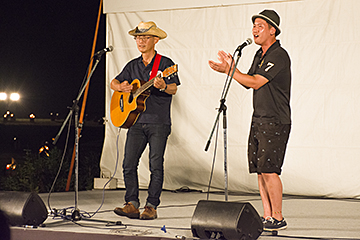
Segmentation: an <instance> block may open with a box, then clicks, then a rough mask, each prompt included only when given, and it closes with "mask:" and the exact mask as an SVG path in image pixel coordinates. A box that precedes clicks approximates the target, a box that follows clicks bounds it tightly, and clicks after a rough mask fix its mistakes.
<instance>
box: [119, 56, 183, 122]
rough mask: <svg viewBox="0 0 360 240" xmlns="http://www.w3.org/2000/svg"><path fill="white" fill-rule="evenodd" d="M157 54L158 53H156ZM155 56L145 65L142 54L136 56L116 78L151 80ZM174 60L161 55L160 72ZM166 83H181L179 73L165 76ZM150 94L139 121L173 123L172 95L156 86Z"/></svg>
mask: <svg viewBox="0 0 360 240" xmlns="http://www.w3.org/2000/svg"><path fill="white" fill-rule="evenodd" d="M156 54H157V53H156ZM154 61H155V56H154V57H153V59H152V61H151V63H150V64H148V65H147V66H145V64H144V63H143V61H142V56H140V57H138V58H135V59H133V60H131V61H130V62H128V63H127V64H126V66H125V67H124V69H123V70H122V71H121V73H120V74H119V75H118V76H116V77H115V78H116V79H117V80H118V81H119V82H120V83H121V82H123V81H128V82H129V83H131V82H132V81H133V80H135V79H138V80H142V81H149V80H150V72H151V70H152V67H153V65H154ZM173 65H174V62H173V61H172V60H171V59H170V58H168V57H165V56H162V57H161V60H160V64H159V69H158V72H159V71H160V72H163V71H164V70H165V69H166V68H168V67H170V66H173ZM164 80H165V82H166V84H171V83H176V85H180V80H179V78H178V75H177V74H173V75H172V76H170V77H167V78H164ZM150 91H151V92H150V96H149V97H148V98H147V99H146V101H145V106H146V108H145V111H144V112H143V113H141V114H140V116H139V118H138V119H137V121H136V122H137V123H163V124H167V125H171V118H170V106H171V100H172V95H170V94H167V93H165V92H160V91H159V89H157V88H155V87H151V88H150Z"/></svg>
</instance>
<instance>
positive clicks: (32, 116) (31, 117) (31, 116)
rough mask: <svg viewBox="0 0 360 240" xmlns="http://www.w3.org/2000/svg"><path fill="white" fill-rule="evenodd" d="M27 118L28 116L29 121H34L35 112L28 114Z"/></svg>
mask: <svg viewBox="0 0 360 240" xmlns="http://www.w3.org/2000/svg"><path fill="white" fill-rule="evenodd" d="M29 118H30V122H34V121H35V114H33V113H31V114H30V115H29Z"/></svg>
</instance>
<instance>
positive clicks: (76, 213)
mask: <svg viewBox="0 0 360 240" xmlns="http://www.w3.org/2000/svg"><path fill="white" fill-rule="evenodd" d="M103 53H105V52H102V53H101V54H95V55H94V56H93V58H94V59H95V64H94V65H93V68H92V69H91V72H90V74H89V75H88V77H87V79H86V81H85V83H84V84H83V87H82V88H81V90H80V91H79V93H78V96H77V97H76V99H75V100H73V106H72V107H71V108H70V111H69V114H68V115H67V117H66V119H65V120H64V122H63V124H62V126H61V128H60V130H59V132H58V134H57V135H56V137H55V138H54V141H53V144H54V145H55V144H56V143H57V141H58V140H59V137H60V135H61V133H62V131H63V129H64V127H65V126H66V124H67V122H68V121H69V119H70V117H71V116H72V115H73V114H74V121H75V207H74V209H75V210H74V211H73V212H72V214H71V219H72V220H73V221H79V220H82V219H83V220H85V219H84V218H82V217H81V214H80V209H79V208H78V202H79V196H78V195H79V194H78V193H79V129H80V128H81V127H82V126H80V124H79V122H78V116H79V105H78V103H79V100H80V98H81V96H82V94H83V93H84V91H85V89H86V86H87V85H88V83H89V81H90V78H91V76H92V75H93V73H94V71H95V69H96V67H97V65H98V64H99V62H100V60H101V56H102V54H103ZM86 220H90V219H86ZM92 221H96V220H92ZM97 221H99V222H104V221H102V220H97ZM106 222H108V223H111V222H109V221H106ZM113 224H115V225H121V222H119V221H117V222H113Z"/></svg>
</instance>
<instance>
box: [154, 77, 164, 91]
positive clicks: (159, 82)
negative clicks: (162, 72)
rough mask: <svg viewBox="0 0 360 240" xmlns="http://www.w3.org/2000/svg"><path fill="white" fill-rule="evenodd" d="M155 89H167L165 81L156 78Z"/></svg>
mask: <svg viewBox="0 0 360 240" xmlns="http://www.w3.org/2000/svg"><path fill="white" fill-rule="evenodd" d="M154 87H156V88H158V89H164V88H165V87H166V83H165V81H164V79H163V78H161V77H156V78H155V80H154Z"/></svg>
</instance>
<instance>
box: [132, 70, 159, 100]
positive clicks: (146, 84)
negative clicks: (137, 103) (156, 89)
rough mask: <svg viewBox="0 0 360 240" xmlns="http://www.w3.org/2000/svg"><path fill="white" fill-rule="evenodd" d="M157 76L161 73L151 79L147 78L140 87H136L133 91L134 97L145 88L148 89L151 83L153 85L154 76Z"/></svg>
mask: <svg viewBox="0 0 360 240" xmlns="http://www.w3.org/2000/svg"><path fill="white" fill-rule="evenodd" d="M157 77H161V74H158V75H157V76H156V77H154V78H152V79H151V80H149V81H147V82H146V83H144V84H143V85H141V87H139V88H138V89H136V91H135V92H134V93H133V95H134V97H135V98H136V97H138V96H139V95H140V94H142V93H143V92H145V91H146V90H147V89H149V88H150V87H151V86H152V85H154V81H155V78H157Z"/></svg>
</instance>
